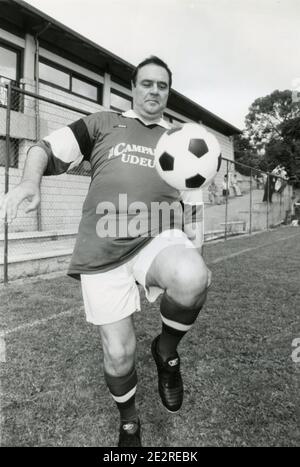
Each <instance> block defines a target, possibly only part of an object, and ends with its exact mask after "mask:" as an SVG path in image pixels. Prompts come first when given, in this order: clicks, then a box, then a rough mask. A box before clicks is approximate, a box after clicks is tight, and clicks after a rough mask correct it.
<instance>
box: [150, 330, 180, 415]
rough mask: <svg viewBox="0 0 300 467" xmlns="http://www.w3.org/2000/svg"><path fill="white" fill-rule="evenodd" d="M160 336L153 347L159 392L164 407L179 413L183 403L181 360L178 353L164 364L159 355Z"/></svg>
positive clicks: (153, 343)
mask: <svg viewBox="0 0 300 467" xmlns="http://www.w3.org/2000/svg"><path fill="white" fill-rule="evenodd" d="M158 340H159V336H157V337H156V338H155V339H154V340H153V342H152V345H151V351H152V355H153V358H154V360H155V363H156V366H157V375H158V392H159V395H160V397H161V400H162V403H163V405H164V406H165V407H166V409H167V410H169V412H177V411H178V410H179V409H180V407H181V405H182V401H183V383H182V378H181V374H180V358H179V355H178V353H177V352H176V354H175V355H172V356H171V357H169V358H168V359H167V360H166V362H164V361H163V360H162V358H161V356H160V355H159V353H158V350H157V345H158Z"/></svg>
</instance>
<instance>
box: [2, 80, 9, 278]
mask: <svg viewBox="0 0 300 467" xmlns="http://www.w3.org/2000/svg"><path fill="white" fill-rule="evenodd" d="M10 114H11V82H9V83H8V85H7V104H6V133H5V143H6V145H5V146H6V151H5V180H4V193H7V192H8V190H9V163H10ZM3 281H4V284H7V283H8V222H7V214H6V215H5V219H4V262H3Z"/></svg>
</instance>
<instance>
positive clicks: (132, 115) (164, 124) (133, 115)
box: [122, 109, 170, 130]
mask: <svg viewBox="0 0 300 467" xmlns="http://www.w3.org/2000/svg"><path fill="white" fill-rule="evenodd" d="M122 115H123V116H124V117H127V118H136V119H137V120H141V122H142V123H144V125H146V126H148V125H153V124H155V125H159V126H162V127H163V128H165V129H166V130H169V129H170V125H169V123H168V122H166V120H164V119H163V118H161V119H160V120H159V121H158V122H154V123H149V122H145V120H143V119H142V118H141V117H140V116H139V115H137V113H136V112H135V111H134V110H132V109H130V110H127V112H123V113H122Z"/></svg>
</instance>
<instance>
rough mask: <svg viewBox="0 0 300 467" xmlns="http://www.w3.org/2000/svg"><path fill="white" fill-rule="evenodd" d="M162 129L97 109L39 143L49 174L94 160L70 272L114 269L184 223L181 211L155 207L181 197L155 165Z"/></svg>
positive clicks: (157, 125) (87, 272)
mask: <svg viewBox="0 0 300 467" xmlns="http://www.w3.org/2000/svg"><path fill="white" fill-rule="evenodd" d="M164 131H166V128H164V127H162V126H160V125H159V124H151V125H145V124H144V123H143V122H142V121H141V120H139V119H137V118H128V117H126V116H125V115H120V114H117V113H114V112H98V113H95V114H92V115H89V116H87V117H84V118H82V119H80V120H78V121H76V122H74V123H72V124H71V125H69V126H67V127H64V128H62V129H60V130H57V131H55V132H53V133H52V134H51V135H49V136H48V137H46V138H44V140H43V141H42V142H40V143H39V145H40V146H42V147H43V148H44V149H45V150H46V152H47V154H48V166H47V169H46V172H45V175H57V174H59V173H63V172H65V171H66V170H67V169H68V168H69V167H70V166H74V165H76V164H78V163H79V162H80V161H81V160H82V159H83V158H84V159H86V160H89V161H90V163H91V169H92V179H91V184H90V187H89V191H88V194H87V197H86V199H85V202H84V205H83V209H82V219H81V222H80V225H79V232H78V236H77V240H76V244H75V248H74V252H73V255H72V259H71V264H70V268H69V274H70V275H72V276H74V277H79V275H80V274H93V273H97V272H101V271H107V270H110V269H113V268H115V267H117V266H120V265H121V264H122V263H124V262H126V261H128V260H129V259H131V258H132V257H133V256H134V255H135V254H136V253H138V252H139V251H140V249H141V248H142V247H143V246H144V245H146V244H147V243H148V242H149V241H150V240H151V238H153V237H154V236H156V235H158V234H159V233H160V232H162V231H163V230H165V229H168V228H170V227H171V228H182V219H181V218H180V216H179V217H178V218H177V217H176V215H173V216H172V215H171V216H170V217H169V218H168V219H165V221H164V219H163V216H162V215H161V212H160V211H159V210H157V207H158V205H159V203H167V204H168V205H170V204H172V203H174V202H175V204H176V202H178V201H179V197H180V193H179V192H178V190H176V189H174V188H172V187H170V186H169V185H167V184H166V183H165V182H164V181H163V180H162V179H161V178H160V176H159V175H158V173H157V172H156V169H155V167H154V149H155V146H156V144H157V141H158V139H159V138H160V136H161V135H162V134H163V132H164ZM153 203H154V204H153ZM153 206H154V209H153ZM171 214H172V213H171ZM170 220H171V224H170Z"/></svg>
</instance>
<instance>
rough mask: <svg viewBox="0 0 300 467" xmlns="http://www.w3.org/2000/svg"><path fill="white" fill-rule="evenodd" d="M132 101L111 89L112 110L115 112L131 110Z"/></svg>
mask: <svg viewBox="0 0 300 467" xmlns="http://www.w3.org/2000/svg"><path fill="white" fill-rule="evenodd" d="M131 102H132V99H131V97H129V96H126V94H122V93H121V92H119V91H116V90H115V89H111V93H110V108H111V109H113V110H117V111H121V112H124V111H126V110H129V109H131Z"/></svg>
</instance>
